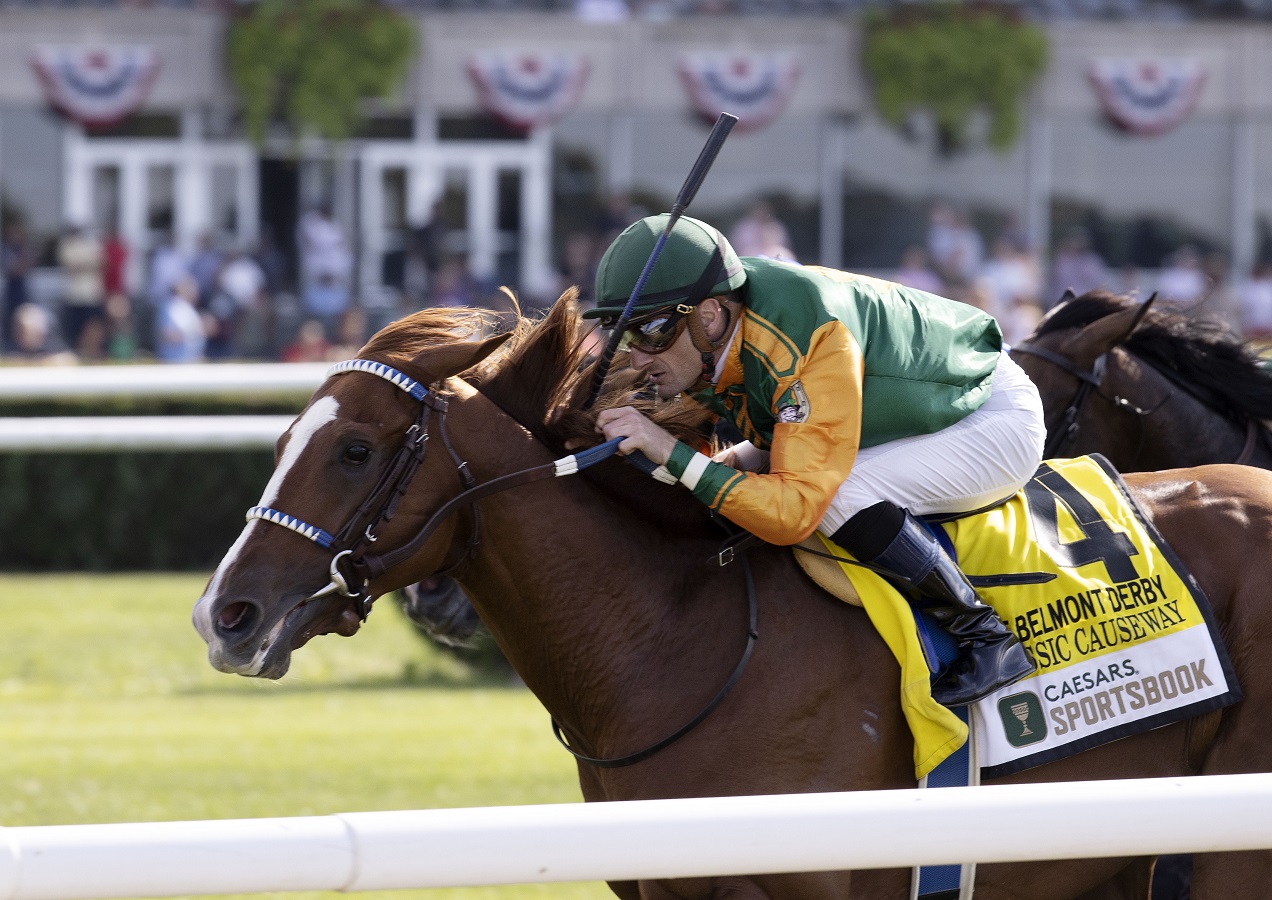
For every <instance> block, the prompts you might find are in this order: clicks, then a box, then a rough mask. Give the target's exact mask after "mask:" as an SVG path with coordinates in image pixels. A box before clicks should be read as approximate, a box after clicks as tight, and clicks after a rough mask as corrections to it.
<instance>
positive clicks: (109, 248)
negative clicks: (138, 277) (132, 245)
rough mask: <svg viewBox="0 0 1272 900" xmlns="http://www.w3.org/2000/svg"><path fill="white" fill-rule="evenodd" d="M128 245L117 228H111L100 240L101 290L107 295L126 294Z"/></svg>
mask: <svg viewBox="0 0 1272 900" xmlns="http://www.w3.org/2000/svg"><path fill="white" fill-rule="evenodd" d="M127 269H128V245H127V244H126V243H124V239H123V236H122V235H120V233H119V230H118V229H116V228H113V227H112V228H111V229H110V230H109V231H107V232H106V237H105V238H104V239H103V240H102V291H103V293H105V295H106V296H107V297H110V296H111V295H113V294H127V293H128V285H127V284H126V283H125V278H126V276H127Z"/></svg>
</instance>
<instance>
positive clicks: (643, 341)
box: [619, 303, 693, 355]
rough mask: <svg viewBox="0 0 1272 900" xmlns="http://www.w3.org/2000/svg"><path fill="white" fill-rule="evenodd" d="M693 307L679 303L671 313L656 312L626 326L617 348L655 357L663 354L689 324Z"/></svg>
mask: <svg viewBox="0 0 1272 900" xmlns="http://www.w3.org/2000/svg"><path fill="white" fill-rule="evenodd" d="M691 312H693V307H692V306H688V305H687V304H684V303H680V304H678V305H677V306H676V307H675V309H674V310H672V311H671V312H665V311H662V312H657V313H654V314H653V315H651V316H647V317H645V318H644V319H641V320H639V321H636V322H631V323H629V324H628V326H627V328H625V329H624V330H623V339H622V341H621V342H620V344H619V347H620V348H622V349H625V350H639V351H641V352H642V353H648V354H651V355H657V354H659V353H662V352H664V351H665V350H667V349H668V348H669V347H671V345H672V344H674V343H675V342H676V339H677V338H679V337H680V335H681V334H682V333H683V332H684V330H685V326H687V325H688V324H689V319H688V314H689V313H691Z"/></svg>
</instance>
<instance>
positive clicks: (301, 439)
mask: <svg viewBox="0 0 1272 900" xmlns="http://www.w3.org/2000/svg"><path fill="white" fill-rule="evenodd" d="M339 412H340V403H339V401H337V400H336V398H335V397H323V398H322V399H321V400H319V401H317V402H316V403H314V404H313V405H312V406H310V407H309V409H307V410H305V412H304V414H303V415H302V416H301V417H300V418H299V419H298V420H297V421H296V423H295V424H294V425H292V427H291V435H290V437H288V439H287V446H286V447H285V448H284V449H283V455H282V458H281V459H279V461H278V467H277V468H275V469H274V474H273V475H272V476H271V477H270V479H269V483H268V484H266V485H265V492H264V493H263V494H261V499H260V503H259V504H258V505H259V506H272V505H273V504H274V503H275V502H276V501H277V500H278V494H279V492H280V491H281V490H282V487H283V482H284V481H285V480H286V479H287V474H288V473H289V472H290V471H291V469H292V466H294V465H295V464H296V460H298V459H299V458H300V455H301V454H302V453H304V452H305V448H306V447H307V446H308V445H309V442H310V440H312V439H313V437H314V435H315V434H317V433H318V431H319V429H321V428H322V427H323V426H324V425H326V424H327V423H328V422H331V421H333V420H335V418H336V416H337V414H338V413H339ZM268 524H269V523H268V522H263V521H262V520H260V519H253V520H252V521H250V522H248V523H247V526H246V527H245V528H244V529H243V531H242V532H241V533H240V534H239V536H238V540H236V541H235V542H234V546H232V547H230V550H229V552H228V553H226V554H225V558H224V559H222V560H221V564H220V565H219V566H217V568H216V574H214V575H213V576H212V581H211V582H210V583H209V584H208V589H207V590H206V591H205V592H204V593H203V597H202V598H200V599H199V602H198V603H197V604H195V607H194V627H195V629H196V630H197V631H198V632H199V634H200V635H202V636H203V639H204V640H205V641H209V642H211V640H212V638H213V636H214V632H213V630H212V621H211V612H210V610H209V608H208V607H209V606H210V604H209V603H208V599H209V598H211V597H216V596H217V595H218V594H220V592H221V582H222V581H224V580H225V576H226V573H228V572H229V571H230V569H231V568H233V567H234V562H235V560H236V559H237V558H238V555H239V554H240V553H241V552H242V550H243V546H244V545H245V544H246V543H247V539H248V536H249V535H250V534H252V529H254V528H256V527H257V526H260V527H266V526H268Z"/></svg>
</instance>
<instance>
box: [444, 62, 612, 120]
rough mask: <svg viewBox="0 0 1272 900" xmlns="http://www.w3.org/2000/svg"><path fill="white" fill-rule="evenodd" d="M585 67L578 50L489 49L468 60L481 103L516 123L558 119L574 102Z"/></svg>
mask: <svg viewBox="0 0 1272 900" xmlns="http://www.w3.org/2000/svg"><path fill="white" fill-rule="evenodd" d="M590 72H591V65H590V63H589V62H588V60H587V57H585V56H580V55H578V54H565V53H542V52H535V51H527V52H507V51H494V50H491V51H486V52H482V53H475V54H473V56H472V57H471V58H470V59H469V60H468V74H469V75H470V76H471V77H472V79H473V82H474V83H475V84H476V85H477V94H478V96H479V97H480V99H481V104H482V107H483V108H484V109H485V110H486V111H487V112H489V113H490V114H491V115H493V116H495V117H497V118H499V119H501V120H502V121H504V122H506V123H507V124H509V125H511V126H513V127H515V128H535V127H537V126H540V125H548V124H551V123H552V122H556V121H557V120H559V119H561V118H562V117H563V116H565V115H566V114H567V113H569V112H570V111H571V110H573V109H574V107H575V106H577V105H578V102H579V98H580V97H582V95H583V87H584V86H585V85H586V84H587V77H588V75H589V74H590Z"/></svg>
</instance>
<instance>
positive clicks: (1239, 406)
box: [1034, 290, 1272, 419]
mask: <svg viewBox="0 0 1272 900" xmlns="http://www.w3.org/2000/svg"><path fill="white" fill-rule="evenodd" d="M1138 303H1139V301H1138V300H1136V299H1135V298H1134V297H1131V296H1129V295H1126V294H1115V293H1113V292H1111V291H1103V290H1097V291H1089V292H1087V293H1085V294H1083V295H1082V296H1080V297H1075V298H1073V299H1071V300H1067V301H1065V302H1062V303H1060V304H1059V305H1058V306H1056V307H1055V308H1054V309H1052V310H1051V312H1049V313H1048V314H1047V315H1046V316H1045V317H1044V318H1043V320H1042V321H1041V322H1040V323H1039V324H1038V328H1037V330H1036V331H1035V332H1034V337H1035V338H1040V337H1043V336H1044V335H1048V334H1053V333H1056V332H1060V331H1067V330H1069V329H1077V328H1084V327H1086V326H1087V325H1090V324H1091V323H1092V322H1096V321H1098V320H1100V319H1102V318H1104V317H1105V316H1110V315H1112V314H1114V313H1117V312H1121V311H1122V310H1124V309H1128V308H1130V307H1132V306H1136V305H1138ZM1125 346H1126V347H1127V348H1128V349H1129V350H1131V351H1132V352H1133V353H1135V355H1136V356H1139V357H1140V358H1142V359H1144V360H1145V361H1147V362H1149V363H1150V364H1152V365H1154V366H1156V367H1157V368H1159V369H1161V370H1163V371H1165V372H1166V374H1167V375H1168V376H1169V375H1174V376H1176V377H1178V378H1179V380H1181V381H1183V382H1184V383H1185V384H1188V385H1195V386H1196V387H1198V388H1200V389H1201V390H1202V392H1203V393H1206V394H1208V395H1210V396H1212V397H1214V398H1215V399H1216V401H1217V402H1218V403H1220V404H1221V405H1222V406H1226V407H1227V409H1226V410H1224V411H1226V412H1228V413H1229V414H1235V415H1236V417H1237V418H1242V417H1244V416H1251V417H1253V418H1256V419H1272V371H1269V370H1268V369H1266V368H1265V367H1264V366H1263V363H1262V361H1261V360H1260V358H1259V356H1258V354H1257V353H1256V352H1255V350H1254V349H1253V348H1252V346H1251V345H1250V344H1249V343H1248V342H1247V341H1243V340H1242V339H1241V338H1240V337H1238V336H1237V335H1236V334H1235V333H1234V332H1233V331H1232V330H1231V329H1230V328H1228V326H1226V325H1224V324H1223V323H1222V322H1217V321H1213V320H1207V319H1195V318H1192V317H1190V316H1187V315H1185V314H1183V313H1180V312H1177V311H1175V310H1170V309H1160V308H1157V307H1153V308H1151V309H1149V311H1148V312H1147V313H1146V314H1145V315H1144V318H1143V319H1141V320H1140V324H1139V326H1138V327H1137V328H1136V329H1135V331H1134V332H1133V333H1132V334H1131V336H1130V337H1129V338H1128V339H1127V340H1126V342H1125Z"/></svg>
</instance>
